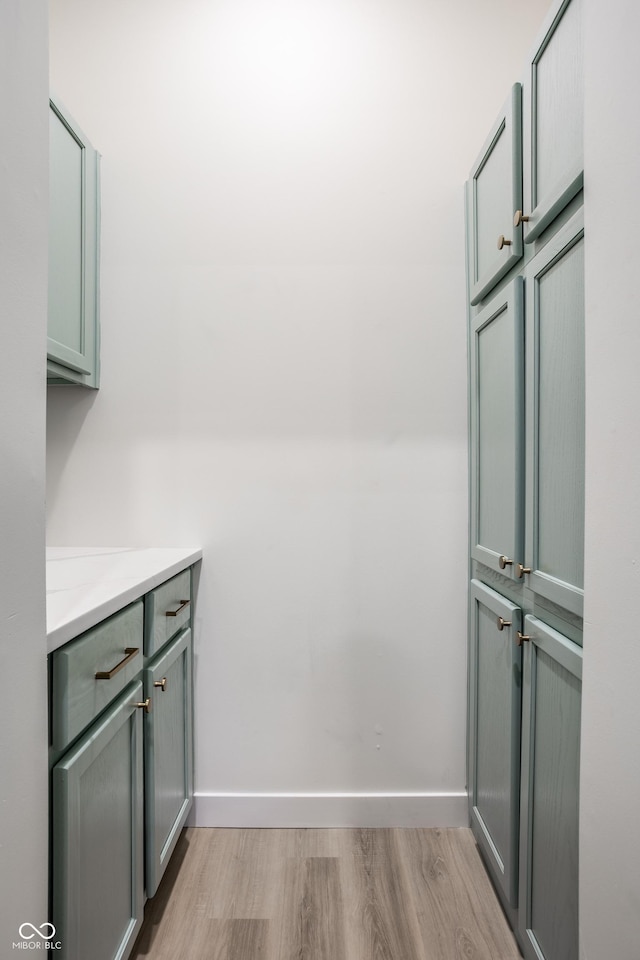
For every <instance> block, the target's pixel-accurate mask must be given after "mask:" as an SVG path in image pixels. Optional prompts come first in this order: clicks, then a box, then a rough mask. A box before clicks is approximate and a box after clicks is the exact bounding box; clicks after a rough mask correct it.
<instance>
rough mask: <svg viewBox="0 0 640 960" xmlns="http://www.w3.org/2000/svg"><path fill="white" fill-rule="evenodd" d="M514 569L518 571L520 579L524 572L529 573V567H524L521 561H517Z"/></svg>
mask: <svg viewBox="0 0 640 960" xmlns="http://www.w3.org/2000/svg"><path fill="white" fill-rule="evenodd" d="M516 571H517V573H518V576H519V577H520V579H521V580H522V578H523V576H524V575H525V573H531V567H525V566H523V565H522V564H521V563H518V564H516Z"/></svg>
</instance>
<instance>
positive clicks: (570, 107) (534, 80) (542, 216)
mask: <svg viewBox="0 0 640 960" xmlns="http://www.w3.org/2000/svg"><path fill="white" fill-rule="evenodd" d="M523 97H524V137H525V140H524V184H525V186H524V194H525V198H524V202H525V205H526V206H527V212H529V221H528V223H527V224H525V242H526V243H531V242H532V241H533V240H535V239H536V237H538V236H540V234H541V233H542V231H543V230H544V229H545V228H546V227H547V226H548V225H549V224H550V223H551V221H552V220H553V219H554V217H556V216H557V215H558V213H559V212H560V211H561V210H562V208H563V207H564V206H566V204H567V203H568V202H569V200H571V198H572V197H574V196H575V195H576V193H578V191H579V190H580V189H581V188H582V182H583V102H584V81H583V58H582V3H581V0H567V2H566V3H564V4H563V5H562V7H561V8H560V10H559V11H558V12H557V13H556V14H555V16H554V17H553V20H552V21H551V23H549V24H547V25H546V28H545V29H544V30H543V34H542V38H541V41H540V43H539V44H538V45H537V46H536V51H535V54H534V56H533V58H532V62H531V66H530V73H529V77H528V81H527V83H526V84H525V86H524V90H523Z"/></svg>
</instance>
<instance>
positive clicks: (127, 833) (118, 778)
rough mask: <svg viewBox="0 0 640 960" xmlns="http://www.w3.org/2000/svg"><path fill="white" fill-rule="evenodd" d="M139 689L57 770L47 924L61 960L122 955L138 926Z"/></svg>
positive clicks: (109, 959) (105, 959) (120, 702)
mask: <svg viewBox="0 0 640 960" xmlns="http://www.w3.org/2000/svg"><path fill="white" fill-rule="evenodd" d="M141 696H142V684H140V683H138V684H136V685H135V686H133V687H130V688H129V689H128V691H127V692H126V693H125V694H124V695H123V696H122V697H121V698H120V700H118V701H117V702H116V704H114V706H113V707H112V708H111V709H110V710H109V711H108V712H107V713H106V714H105V716H104V717H103V719H102V720H101V721H100V722H98V723H96V724H95V725H94V726H93V727H91V728H90V730H89V731H88V732H87V734H86V736H85V737H83V739H82V740H81V741H79V743H78V744H77V746H75V747H74V748H73V749H72V750H71V751H70V752H69V753H68V754H67V755H66V756H65V757H64V758H63V759H62V760H61V761H60V762H59V763H58V764H56V766H55V767H54V768H53V774H52V790H53V918H54V919H53V922H54V924H55V927H56V931H57V938H58V939H60V941H61V943H62V950H61V954H60V955H61V960H86V958H87V957H91V958H92V960H114V958H116V957H118V958H120V957H125V956H128V953H129V950H130V949H131V947H132V946H133V943H134V940H135V938H136V936H137V933H138V930H139V928H140V925H141V923H142V914H143V908H144V887H143V809H142V793H143V766H142V716H141V711H140V709H139V708H138V707H136V703H138V702H139V701H140V699H141Z"/></svg>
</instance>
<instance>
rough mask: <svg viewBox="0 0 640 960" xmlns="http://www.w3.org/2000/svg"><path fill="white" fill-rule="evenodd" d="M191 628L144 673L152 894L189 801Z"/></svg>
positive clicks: (148, 875) (148, 884)
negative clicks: (148, 706)
mask: <svg viewBox="0 0 640 960" xmlns="http://www.w3.org/2000/svg"><path fill="white" fill-rule="evenodd" d="M191 646H192V645H191V630H190V629H187V630H183V631H182V633H180V634H179V635H178V637H177V638H176V639H175V640H174V641H173V643H170V644H169V646H168V647H167V648H166V651H165V652H164V653H161V654H160V655H159V656H157V657H156V658H155V659H154V660H153V661H152V663H151V664H150V665H149V666H148V667H146V669H145V671H144V691H145V697H148V698H150V699H151V700H152V702H153V709H152V711H151V712H150V713H148V714H146V715H145V718H144V723H145V740H144V750H145V819H146V828H145V834H146V844H145V863H146V873H145V877H146V890H147V896H148V897H153V896H154V894H155V892H156V890H157V889H158V884H159V883H160V880H161V878H162V874H163V873H164V871H165V868H166V866H167V864H168V862H169V858H170V856H171V854H172V853H173V849H174V847H175V845H176V843H177V840H178V837H179V836H180V831H181V830H182V827H183V826H184V824H185V821H186V819H187V815H188V813H189V811H190V809H191V805H192V802H193V722H192V704H191V688H192V680H191Z"/></svg>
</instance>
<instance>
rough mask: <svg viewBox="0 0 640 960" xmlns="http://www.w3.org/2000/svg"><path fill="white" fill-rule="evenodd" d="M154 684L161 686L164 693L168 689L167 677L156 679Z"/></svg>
mask: <svg viewBox="0 0 640 960" xmlns="http://www.w3.org/2000/svg"><path fill="white" fill-rule="evenodd" d="M153 685H154V687H160V688H161V689H162V692H163V693H164V692H165V690H166V689H167V678H166V677H163V678H162V680H154V681H153Z"/></svg>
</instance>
